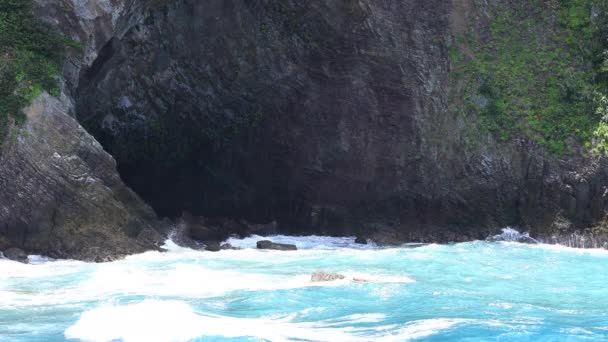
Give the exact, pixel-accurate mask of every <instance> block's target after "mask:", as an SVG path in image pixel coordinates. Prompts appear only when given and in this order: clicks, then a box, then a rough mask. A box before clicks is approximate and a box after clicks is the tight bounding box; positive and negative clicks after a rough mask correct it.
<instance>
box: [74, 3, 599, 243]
mask: <svg viewBox="0 0 608 342" xmlns="http://www.w3.org/2000/svg"><path fill="white" fill-rule="evenodd" d="M130 4H131V5H129V6H127V7H129V8H131V9H132V12H134V13H135V14H132V15H131V17H132V18H136V19H137V18H139V19H138V20H128V21H124V22H126V23H128V24H125V25H124V26H123V29H122V30H121V31H120V34H115V35H114V36H113V38H112V39H110V40H108V43H106V45H105V46H104V47H103V48H102V50H101V51H100V53H99V57H98V58H97V59H96V60H95V61H94V62H93V63H92V64H91V65H90V66H89V67H88V68H85V70H83V71H82V72H81V73H80V78H79V81H78V86H77V87H76V89H75V90H74V94H75V97H76V100H77V111H76V112H77V116H78V119H79V120H80V121H81V122H83V124H84V125H85V126H86V127H87V128H88V129H89V130H90V131H91V132H92V133H93V134H94V135H95V136H96V137H97V138H98V139H99V140H100V142H101V143H102V144H103V145H104V146H105V147H106V148H107V149H108V150H109V151H110V152H111V153H112V154H113V155H114V156H115V157H116V158H117V160H118V162H119V169H120V171H121V175H122V176H123V177H124V178H125V180H126V182H127V183H128V184H129V185H130V186H132V187H133V188H134V189H135V190H136V191H137V192H138V193H139V194H141V195H142V196H143V197H144V198H145V199H146V200H147V201H148V202H149V203H150V204H151V205H152V206H153V207H154V208H155V209H157V210H158V211H159V212H160V213H161V214H164V215H170V216H171V215H179V213H181V211H182V210H184V209H185V210H188V211H190V212H192V213H193V214H195V215H201V216H209V217H235V218H245V219H247V220H249V221H253V222H269V221H272V220H275V219H276V220H277V221H278V222H279V224H280V228H279V230H280V231H283V232H288V233H289V232H291V233H295V232H297V233H321V234H332V235H351V234H353V233H358V232H361V231H362V230H363V231H364V232H365V235H366V236H368V237H370V238H372V239H376V240H379V241H385V242H386V243H389V244H390V243H398V242H401V241H405V240H409V241H439V242H446V241H463V240H470V239H483V238H485V237H487V236H489V235H491V234H493V233H496V229H497V228H499V227H504V226H507V225H520V226H523V227H525V229H527V230H530V232H531V233H532V234H533V235H534V236H550V235H551V234H553V233H555V231H556V228H555V225H554V223H555V222H557V221H560V222H561V221H564V220H565V221H567V222H568V228H567V229H566V231H567V232H572V231H574V230H576V229H581V228H585V227H590V226H592V225H594V224H595V223H597V222H599V221H601V220H602V219H603V218H604V212H605V208H606V201H605V198H604V196H603V194H604V193H605V191H606V185H607V184H608V174H607V170H608V168H607V167H606V161H605V160H604V159H603V158H597V157H592V156H585V153H578V154H575V156H574V157H559V158H558V157H555V156H551V155H548V154H546V153H545V151H544V150H543V148H541V147H539V146H537V145H535V144H534V143H533V142H530V141H526V140H514V141H511V142H508V143H499V142H497V141H495V140H494V139H493V138H492V137H491V136H483V137H480V138H478V141H476V142H472V141H471V138H470V136H469V133H470V131H471V129H472V128H473V129H474V125H473V123H474V122H475V119H474V118H470V117H467V115H466V113H464V114H463V113H455V112H454V111H453V110H452V109H453V108H452V107H453V103H454V101H453V99H452V98H450V94H453V92H452V91H451V90H452V89H454V87H456V86H455V85H453V84H451V83H450V77H451V75H452V72H453V71H454V65H453V64H452V63H451V62H450V57H449V50H450V48H451V46H453V44H454V41H455V39H456V38H455V37H456V36H457V35H458V34H462V33H463V32H464V30H465V29H466V27H467V26H468V25H470V24H471V23H473V24H474V21H476V20H479V21H480V22H481V21H483V20H485V19H483V11H484V7H483V6H486V5H483V4H482V3H481V2H478V1H472V0H454V1H444V0H430V1H429V0H414V1H397V0H389V1H381V2H379V1H369V0H365V1H358V2H352V1H342V0H340V1H329V0H324V1H317V2H303V3H302V2H295V1H282V2H279V1H262V2H247V1H238V0H231V1H225V0H211V1H202V2H201V1H196V0H179V1H171V2H163V1H155V2H145V3H144V2H140V3H139V4H137V3H136V2H133V3H130ZM119 17H121V16H120V15H119ZM480 18H481V19H480ZM481 140H483V141H481ZM473 145H474V146H475V147H471V146H473ZM142 170H143V171H142ZM558 216H559V217H558ZM558 218H559V219H558Z"/></svg>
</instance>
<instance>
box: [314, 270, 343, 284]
mask: <svg viewBox="0 0 608 342" xmlns="http://www.w3.org/2000/svg"><path fill="white" fill-rule="evenodd" d="M344 278H346V277H345V276H344V275H342V274H338V273H327V272H323V271H316V272H315V273H313V274H312V276H311V277H310V281H312V282H313V283H315V282H322V281H334V280H342V279H344Z"/></svg>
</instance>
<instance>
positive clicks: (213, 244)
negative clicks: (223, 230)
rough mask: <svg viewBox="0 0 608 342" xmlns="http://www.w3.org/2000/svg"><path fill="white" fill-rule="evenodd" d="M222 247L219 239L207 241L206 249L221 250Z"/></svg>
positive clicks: (211, 250) (210, 250)
mask: <svg viewBox="0 0 608 342" xmlns="http://www.w3.org/2000/svg"><path fill="white" fill-rule="evenodd" d="M220 249H221V246H220V243H219V242H218V241H207V242H205V250H206V251H209V252H219V251H220Z"/></svg>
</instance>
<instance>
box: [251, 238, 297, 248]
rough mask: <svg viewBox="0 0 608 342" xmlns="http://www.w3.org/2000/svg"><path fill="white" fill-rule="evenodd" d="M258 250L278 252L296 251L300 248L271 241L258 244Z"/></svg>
mask: <svg viewBox="0 0 608 342" xmlns="http://www.w3.org/2000/svg"><path fill="white" fill-rule="evenodd" d="M256 246H257V248H258V249H274V250H277V251H295V250H297V249H298V248H297V247H296V245H290V244H287V243H274V242H272V241H269V240H262V241H258V242H257V243H256Z"/></svg>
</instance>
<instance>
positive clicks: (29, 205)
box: [0, 94, 163, 261]
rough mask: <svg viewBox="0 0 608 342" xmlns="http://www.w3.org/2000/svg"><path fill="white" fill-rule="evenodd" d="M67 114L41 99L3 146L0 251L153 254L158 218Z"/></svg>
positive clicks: (102, 257)
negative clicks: (151, 250)
mask: <svg viewBox="0 0 608 342" xmlns="http://www.w3.org/2000/svg"><path fill="white" fill-rule="evenodd" d="M68 112H69V104H68V103H66V100H65V99H63V100H59V99H57V98H54V97H52V96H50V95H48V94H43V95H41V96H40V97H38V98H37V99H36V100H35V101H34V102H33V103H32V105H31V106H30V107H29V108H27V109H26V110H25V113H26V115H27V121H26V123H25V124H24V125H23V126H22V127H19V128H16V127H15V128H13V131H12V138H11V139H9V140H7V141H6V142H5V144H4V146H2V154H1V155H0V189H2V192H1V193H0V236H1V237H2V238H1V239H0V250H6V249H9V248H15V247H16V248H20V249H23V250H25V251H26V252H27V253H34V254H43V255H48V256H50V257H53V258H76V259H81V260H91V261H107V260H112V259H114V258H117V257H120V256H124V255H127V254H131V253H138V252H143V251H146V250H149V249H156V248H158V246H159V243H160V242H162V240H163V238H162V236H161V234H160V233H159V232H157V230H155V228H159V224H158V222H157V219H156V215H155V214H154V212H153V211H152V209H151V208H150V207H148V206H147V205H146V204H145V203H144V202H142V201H141V199H140V198H139V197H138V196H137V195H136V194H135V193H134V192H132V191H131V190H130V189H129V188H127V187H126V186H125V185H124V184H123V183H122V181H121V180H120V177H119V176H118V173H117V172H116V163H115V161H114V159H113V158H112V157H111V156H110V155H109V154H108V153H106V152H105V151H104V150H103V148H102V147H101V145H99V143H97V141H96V140H95V139H94V138H93V137H92V136H90V135H89V134H88V133H87V132H86V131H85V130H84V129H83V128H82V127H81V126H80V125H79V124H78V122H77V121H76V120H75V119H74V118H72V117H71V116H69V115H68Z"/></svg>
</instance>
